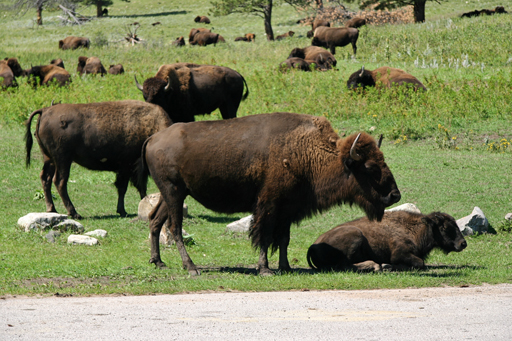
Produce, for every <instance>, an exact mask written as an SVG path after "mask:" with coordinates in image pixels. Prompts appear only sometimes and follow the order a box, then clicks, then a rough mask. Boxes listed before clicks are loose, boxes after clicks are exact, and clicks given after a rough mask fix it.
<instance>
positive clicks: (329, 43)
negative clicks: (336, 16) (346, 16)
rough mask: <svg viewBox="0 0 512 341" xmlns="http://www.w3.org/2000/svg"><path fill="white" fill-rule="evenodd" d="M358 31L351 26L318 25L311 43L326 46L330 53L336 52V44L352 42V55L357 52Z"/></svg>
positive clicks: (343, 44) (344, 44)
mask: <svg viewBox="0 0 512 341" xmlns="http://www.w3.org/2000/svg"><path fill="white" fill-rule="evenodd" d="M358 37H359V31H358V30H357V29H356V28H353V27H324V26H321V27H318V28H317V29H316V30H315V33H314V35H313V40H312V41H311V45H313V46H322V47H325V48H328V49H329V50H330V51H331V53H332V54H333V55H334V54H336V46H341V47H343V46H346V45H348V44H352V50H353V51H354V56H355V55H356V53H357V45H356V43H357V38H358Z"/></svg>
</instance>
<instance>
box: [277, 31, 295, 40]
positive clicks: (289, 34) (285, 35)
mask: <svg viewBox="0 0 512 341" xmlns="http://www.w3.org/2000/svg"><path fill="white" fill-rule="evenodd" d="M294 34H295V32H293V31H288V32H286V33H285V34H281V35H279V36H277V37H276V40H283V39H285V38H288V37H293V35H294Z"/></svg>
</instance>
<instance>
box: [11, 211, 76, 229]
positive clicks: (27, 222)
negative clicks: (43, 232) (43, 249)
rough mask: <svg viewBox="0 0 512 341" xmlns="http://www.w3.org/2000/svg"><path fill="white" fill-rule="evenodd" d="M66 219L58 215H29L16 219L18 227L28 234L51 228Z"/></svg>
mask: <svg viewBox="0 0 512 341" xmlns="http://www.w3.org/2000/svg"><path fill="white" fill-rule="evenodd" d="M66 219H68V216H67V215H65V214H58V213H48V212H41V213H29V214H27V215H25V216H23V217H21V218H19V219H18V225H19V226H21V227H22V228H24V229H25V232H29V231H31V230H35V229H48V228H53V227H54V226H56V225H58V224H59V223H61V222H63V221H64V220H66Z"/></svg>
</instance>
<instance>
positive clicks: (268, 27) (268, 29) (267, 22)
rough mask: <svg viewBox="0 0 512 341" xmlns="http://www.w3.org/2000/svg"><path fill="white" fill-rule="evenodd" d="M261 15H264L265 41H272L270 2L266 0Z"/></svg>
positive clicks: (270, 0)
mask: <svg viewBox="0 0 512 341" xmlns="http://www.w3.org/2000/svg"><path fill="white" fill-rule="evenodd" d="M263 13H264V15H265V33H266V34H267V40H274V32H273V31H272V0H268V2H267V6H266V7H265V10H264V11H263Z"/></svg>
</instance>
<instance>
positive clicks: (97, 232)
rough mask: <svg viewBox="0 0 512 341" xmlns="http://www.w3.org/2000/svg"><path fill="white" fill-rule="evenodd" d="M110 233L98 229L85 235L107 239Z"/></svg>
mask: <svg viewBox="0 0 512 341" xmlns="http://www.w3.org/2000/svg"><path fill="white" fill-rule="evenodd" d="M107 234H108V232H107V231H105V230H102V229H97V230H94V231H90V232H87V233H85V235H86V236H93V237H101V238H105V237H106V236H107Z"/></svg>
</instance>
